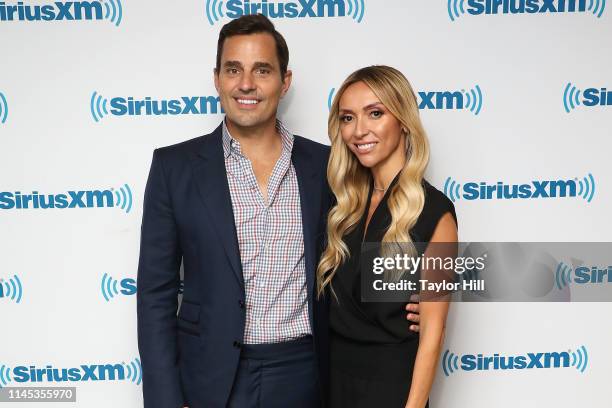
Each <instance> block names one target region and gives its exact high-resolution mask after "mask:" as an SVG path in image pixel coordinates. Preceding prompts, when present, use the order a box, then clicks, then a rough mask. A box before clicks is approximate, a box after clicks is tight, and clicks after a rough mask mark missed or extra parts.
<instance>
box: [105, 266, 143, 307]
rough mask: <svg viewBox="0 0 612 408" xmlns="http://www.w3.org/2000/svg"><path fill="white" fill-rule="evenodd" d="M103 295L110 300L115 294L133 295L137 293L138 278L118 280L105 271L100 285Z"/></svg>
mask: <svg viewBox="0 0 612 408" xmlns="http://www.w3.org/2000/svg"><path fill="white" fill-rule="evenodd" d="M100 289H101V292H102V297H103V298H104V300H106V301H107V302H109V301H110V300H111V299H113V298H114V297H115V296H119V295H124V296H131V295H135V294H136V279H132V278H125V279H121V280H117V279H115V278H113V277H112V276H110V275H109V274H107V273H105V274H104V275H102V284H101V285H100Z"/></svg>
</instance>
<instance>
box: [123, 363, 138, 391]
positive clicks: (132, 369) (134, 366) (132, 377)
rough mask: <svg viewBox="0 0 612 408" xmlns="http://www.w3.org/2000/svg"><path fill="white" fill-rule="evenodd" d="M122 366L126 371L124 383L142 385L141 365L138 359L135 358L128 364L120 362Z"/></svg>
mask: <svg viewBox="0 0 612 408" xmlns="http://www.w3.org/2000/svg"><path fill="white" fill-rule="evenodd" d="M121 364H123V366H124V367H125V369H126V370H127V373H126V375H125V380H126V381H131V382H133V383H134V384H136V385H140V384H141V383H142V364H140V359H139V358H135V359H134V360H132V361H131V362H130V363H127V364H126V363H125V362H122V363H121Z"/></svg>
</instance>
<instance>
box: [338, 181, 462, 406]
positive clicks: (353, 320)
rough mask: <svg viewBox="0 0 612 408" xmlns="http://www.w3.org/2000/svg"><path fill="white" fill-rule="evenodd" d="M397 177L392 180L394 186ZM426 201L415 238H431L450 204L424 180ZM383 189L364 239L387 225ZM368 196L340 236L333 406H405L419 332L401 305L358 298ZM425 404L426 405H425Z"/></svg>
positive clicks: (378, 236) (377, 236) (372, 238)
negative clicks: (343, 248) (343, 251)
mask: <svg viewBox="0 0 612 408" xmlns="http://www.w3.org/2000/svg"><path fill="white" fill-rule="evenodd" d="M396 182H397V177H396V178H395V179H394V180H393V182H392V183H391V186H393V185H394V184H395V183H396ZM423 189H424V192H425V204H424V207H423V211H422V212H421V215H420V216H419V218H418V220H417V223H416V224H415V226H414V227H413V228H412V230H411V231H410V236H411V238H412V240H413V242H429V241H430V240H431V237H432V235H433V232H434V229H435V228H436V226H437V224H438V221H439V220H440V218H441V217H442V215H444V214H445V213H447V212H450V213H451V214H452V216H453V217H454V218H455V221H456V219H457V217H456V214H455V208H454V206H453V203H452V202H451V201H450V200H449V199H448V198H447V197H446V196H445V195H444V194H443V193H441V192H440V191H439V190H437V189H436V188H435V187H433V186H431V185H430V184H429V183H428V182H426V181H423ZM390 191H391V188H389V189H388V190H387V192H386V193H385V195H384V197H383V198H382V199H381V201H380V203H379V205H378V207H377V208H376V210H375V211H374V214H372V218H371V219H370V223H369V225H368V228H367V235H366V236H365V239H363V241H364V242H381V241H382V238H383V236H384V234H385V232H386V230H387V229H388V227H389V225H390V223H391V213H390V212H389V208H388V206H387V199H388V194H389V192H390ZM371 196H372V185H370V192H369V194H368V201H367V202H368V204H367V206H366V209H365V212H364V214H363V216H362V217H361V220H360V222H359V224H358V225H357V226H356V228H355V229H354V230H353V231H351V232H350V233H349V234H347V235H346V236H345V237H344V239H343V240H344V242H345V243H346V244H347V246H348V248H349V251H350V258H349V259H348V260H347V261H346V262H345V263H344V264H343V265H341V266H340V267H339V268H338V270H337V272H336V274H335V276H334V278H333V280H332V285H333V289H334V291H335V293H336V296H337V298H338V300H336V298H334V296H333V295H332V296H330V297H329V299H330V329H331V331H330V334H331V336H330V337H331V339H330V340H331V344H330V347H331V350H330V351H331V360H330V362H331V390H330V407H331V408H345V407H346V408H349V407H350V408H403V407H404V406H405V404H406V401H407V400H408V393H409V391H410V383H411V381H412V371H413V368H414V363H415V360H416V353H417V348H418V345H419V335H418V333H414V332H412V331H411V330H410V329H409V326H410V324H411V323H410V322H409V321H407V320H406V313H407V312H406V310H405V305H406V304H405V303H382V302H361V286H360V285H361V277H360V268H359V253H360V251H361V244H362V237H363V232H364V228H365V222H366V218H367V214H368V210H369V203H370V199H371ZM428 405H429V404H428Z"/></svg>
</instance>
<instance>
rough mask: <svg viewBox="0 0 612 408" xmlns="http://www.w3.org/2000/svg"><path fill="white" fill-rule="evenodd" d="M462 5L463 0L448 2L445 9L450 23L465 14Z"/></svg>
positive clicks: (449, 0)
mask: <svg viewBox="0 0 612 408" xmlns="http://www.w3.org/2000/svg"><path fill="white" fill-rule="evenodd" d="M464 3H465V0H448V5H447V9H448V16H449V17H450V19H451V21H455V19H457V18H459V16H461V15H462V14H465V8H464Z"/></svg>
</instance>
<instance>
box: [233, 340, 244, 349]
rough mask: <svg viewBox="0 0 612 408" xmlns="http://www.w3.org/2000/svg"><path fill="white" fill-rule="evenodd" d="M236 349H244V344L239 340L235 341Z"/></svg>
mask: <svg viewBox="0 0 612 408" xmlns="http://www.w3.org/2000/svg"><path fill="white" fill-rule="evenodd" d="M234 347H236V348H240V347H242V343H240V342H239V341H238V340H235V341H234Z"/></svg>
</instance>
